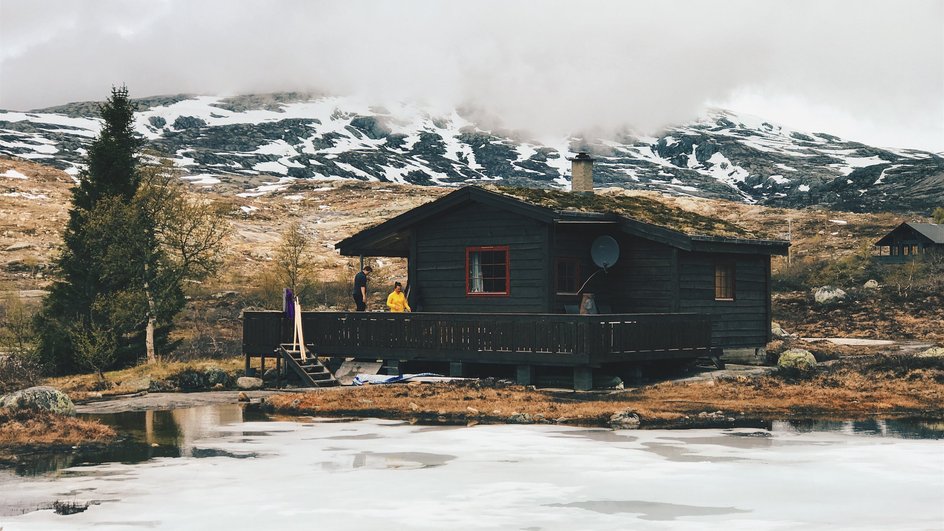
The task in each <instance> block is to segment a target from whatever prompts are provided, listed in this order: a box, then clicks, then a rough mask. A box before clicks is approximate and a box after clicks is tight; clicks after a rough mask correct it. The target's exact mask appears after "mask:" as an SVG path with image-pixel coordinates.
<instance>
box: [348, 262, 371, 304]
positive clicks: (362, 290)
mask: <svg viewBox="0 0 944 531" xmlns="http://www.w3.org/2000/svg"><path fill="white" fill-rule="evenodd" d="M372 271H373V269H372V268H371V267H370V266H364V269H361V271H360V272H359V273H358V274H356V275H354V293H352V294H351V295H352V296H353V297H354V306H356V307H357V311H359V312H364V311H367V275H368V274H370V273H371V272H372Z"/></svg>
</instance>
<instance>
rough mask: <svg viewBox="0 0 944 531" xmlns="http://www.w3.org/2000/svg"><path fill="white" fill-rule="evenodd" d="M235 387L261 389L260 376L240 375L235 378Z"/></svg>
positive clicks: (248, 389)
mask: <svg viewBox="0 0 944 531" xmlns="http://www.w3.org/2000/svg"><path fill="white" fill-rule="evenodd" d="M236 387H238V388H240V389H243V390H245V391H250V390H252V389H262V378H254V377H252V376H240V377H239V378H238V379H237V380H236Z"/></svg>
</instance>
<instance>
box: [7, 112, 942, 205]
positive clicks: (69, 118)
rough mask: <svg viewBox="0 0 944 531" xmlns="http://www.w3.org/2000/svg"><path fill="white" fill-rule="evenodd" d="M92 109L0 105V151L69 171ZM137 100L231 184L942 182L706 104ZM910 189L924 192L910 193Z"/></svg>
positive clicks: (900, 191)
mask: <svg viewBox="0 0 944 531" xmlns="http://www.w3.org/2000/svg"><path fill="white" fill-rule="evenodd" d="M91 108H94V106H90V105H87V104H74V105H67V106H63V107H59V108H55V109H53V110H54V111H55V112H52V111H53V110H47V111H42V110H41V111H35V112H5V111H0V154H5V155H8V156H15V157H20V158H24V159H32V160H35V161H38V162H42V163H45V164H50V165H53V166H56V167H59V168H61V169H64V170H66V171H68V172H69V173H70V174H72V175H77V174H78V173H79V171H80V170H81V168H82V167H83V166H82V164H83V157H84V155H85V148H86V146H87V144H88V142H89V141H90V140H91V139H92V138H94V137H95V135H96V134H97V133H98V131H99V128H100V125H99V122H98V120H97V119H96V118H95V117H94V116H88V115H86V114H83V113H88V112H90V111H88V109H91ZM139 108H140V109H141V110H140V111H139V112H138V113H137V117H136V125H135V128H136V130H137V131H138V132H139V133H140V134H141V135H142V136H143V137H144V138H145V139H147V141H148V144H149V146H148V147H149V148H151V149H153V150H156V151H158V152H160V153H165V154H167V156H168V158H170V159H171V160H173V162H174V164H175V165H176V166H177V167H178V168H180V169H181V170H182V171H183V172H184V178H185V179H186V180H187V181H188V182H190V183H192V184H193V185H195V186H214V187H220V186H235V187H236V188H238V190H237V193H240V194H252V195H259V194H265V193H270V192H272V191H275V190H281V189H284V188H286V187H287V186H288V185H289V183H290V182H291V181H292V180H294V179H357V180H365V181H383V182H396V183H409V184H419V185H443V186H457V185H461V184H465V183H473V182H493V181H498V182H504V183H507V184H512V185H523V186H534V187H553V188H561V189H567V188H569V186H570V183H569V175H570V162H569V160H568V158H570V157H572V156H574V155H575V154H576V153H577V152H578V151H589V152H590V153H591V154H592V155H593V156H594V158H595V159H596V160H597V162H596V165H595V167H594V176H595V180H596V182H597V184H598V186H618V187H624V188H634V189H646V190H656V191H660V192H665V193H670V194H676V195H693V196H702V197H717V198H725V199H732V200H738V201H746V202H759V203H765V204H782V205H793V206H799V205H806V204H815V203H824V204H829V205H830V206H833V207H837V208H847V209H851V210H861V209H873V210H874V209H891V210H896V209H899V210H901V209H911V210H922V209H925V208H927V207H928V206H929V205H932V204H934V203H935V202H938V203H939V202H941V199H942V197H941V194H944V191H938V192H937V193H934V191H935V190H944V182H942V179H944V177H942V175H944V157H942V156H941V155H940V154H935V153H928V152H923V151H917V150H907V149H897V150H891V149H882V148H875V147H872V146H866V145H864V144H859V143H855V142H848V141H844V140H842V139H839V138H837V137H834V136H832V135H828V134H825V133H806V132H800V131H796V130H793V129H790V128H788V127H784V126H781V125H778V124H772V123H769V122H766V121H764V120H763V119H761V118H758V117H752V116H747V115H737V114H734V113H731V112H728V111H724V110H718V109H715V110H711V111H710V112H708V113H707V114H706V115H705V116H703V117H702V118H700V119H698V120H696V121H694V122H692V123H690V124H685V125H680V126H677V127H672V128H669V129H667V130H666V131H665V132H664V133H663V134H661V135H660V136H657V137H641V136H633V135H629V134H622V135H614V136H613V137H610V138H593V137H577V136H574V137H570V138H559V139H552V140H544V141H538V140H535V139H533V138H529V137H528V135H526V134H524V133H520V132H515V133H499V132H494V131H490V130H486V129H483V128H481V127H479V126H478V125H477V124H475V123H473V122H472V121H470V120H469V119H468V118H467V117H465V116H463V115H462V114H461V113H460V112H458V111H451V112H448V113H445V114H443V113H439V114H433V113H431V112H429V111H427V110H425V109H423V108H421V107H418V106H416V105H412V104H407V103H403V104H400V105H397V106H395V107H393V108H378V107H374V106H371V105H369V104H367V103H365V102H363V101H359V100H356V99H354V98H347V97H334V96H332V97H301V96H298V95H290V96H285V95H261V96H260V95H253V96H239V97H234V98H222V97H215V96H173V97H160V98H151V99H145V100H140V103H139ZM509 135H511V136H509ZM938 185H940V186H938ZM912 188H915V189H919V190H931V193H927V192H924V193H923V194H917V193H916V194H914V196H913V197H912V196H909V195H908V193H909V192H908V190H910V189H912ZM889 198H894V199H895V200H894V201H892V200H890V199H889Z"/></svg>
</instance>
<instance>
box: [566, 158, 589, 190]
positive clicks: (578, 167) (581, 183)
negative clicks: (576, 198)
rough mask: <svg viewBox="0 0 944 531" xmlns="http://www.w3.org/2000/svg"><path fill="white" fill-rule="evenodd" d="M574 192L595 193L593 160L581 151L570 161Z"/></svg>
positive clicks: (571, 188)
mask: <svg viewBox="0 0 944 531" xmlns="http://www.w3.org/2000/svg"><path fill="white" fill-rule="evenodd" d="M570 162H571V169H570V173H571V185H570V190H571V191H572V192H582V193H591V194H592V193H593V158H591V157H590V155H588V154H587V153H586V152H583V151H581V152H580V153H577V156H576V157H574V158H572V159H570Z"/></svg>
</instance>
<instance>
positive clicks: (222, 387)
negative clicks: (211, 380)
mask: <svg viewBox="0 0 944 531" xmlns="http://www.w3.org/2000/svg"><path fill="white" fill-rule="evenodd" d="M223 389H226V387H225V386H223V384H221V383H218V384H215V385H214V386H213V390H214V391H222V390H223Z"/></svg>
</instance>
